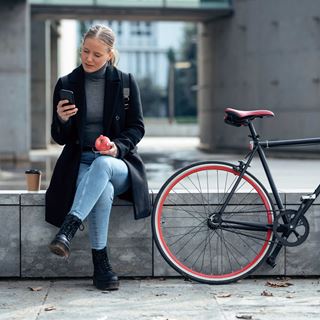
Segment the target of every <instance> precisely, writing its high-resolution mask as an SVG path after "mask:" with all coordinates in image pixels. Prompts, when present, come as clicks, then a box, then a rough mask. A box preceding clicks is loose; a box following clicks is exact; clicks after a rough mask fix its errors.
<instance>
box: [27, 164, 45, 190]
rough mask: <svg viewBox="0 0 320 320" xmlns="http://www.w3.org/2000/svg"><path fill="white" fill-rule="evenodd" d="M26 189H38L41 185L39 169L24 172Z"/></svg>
mask: <svg viewBox="0 0 320 320" xmlns="http://www.w3.org/2000/svg"><path fill="white" fill-rule="evenodd" d="M25 174H26V180H27V190H28V191H39V190H40V185H41V171H40V170H36V169H30V170H27V171H26V172H25Z"/></svg>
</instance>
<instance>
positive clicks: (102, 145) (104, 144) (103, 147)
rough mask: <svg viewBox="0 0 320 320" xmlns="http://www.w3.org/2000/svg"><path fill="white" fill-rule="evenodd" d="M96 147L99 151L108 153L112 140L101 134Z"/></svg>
mask: <svg viewBox="0 0 320 320" xmlns="http://www.w3.org/2000/svg"><path fill="white" fill-rule="evenodd" d="M94 146H95V148H96V149H97V150H98V151H107V150H109V149H111V145H110V139H109V138H108V137H106V136H104V135H102V134H101V135H100V136H99V137H98V138H97V139H96V142H95V144H94Z"/></svg>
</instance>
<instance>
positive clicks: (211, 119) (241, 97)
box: [198, 0, 320, 151]
mask: <svg viewBox="0 0 320 320" xmlns="http://www.w3.org/2000/svg"><path fill="white" fill-rule="evenodd" d="M234 9H235V10H234V16H232V17H230V18H225V19H220V20H218V21H212V22H208V23H203V24H201V26H200V28H199V36H200V48H199V100H198V104H199V121H200V138H201V144H202V147H204V148H206V149H208V150H214V151H216V150H221V149H225V148H227V149H236V148H238V147H239V146H243V147H247V135H248V131H247V130H244V129H243V128H240V129H239V128H235V127H231V126H227V125H225V124H224V122H223V115H224V112H223V111H224V109H225V108H226V107H233V108H238V109H244V110H250V109H259V108H263V109H270V110H272V111H274V112H275V114H276V118H273V119H271V118H268V119H264V120H260V119H259V120H257V121H255V123H256V125H257V129H258V130H260V131H261V133H262V134H263V136H266V138H267V137H268V138H303V137H315V136H320V129H319V119H320V108H319V103H320V71H319V70H320V69H319V59H320V6H319V1H318V0H308V1H300V0H269V1H264V0H237V1H234ZM309 149H311V150H313V149H314V147H312V148H309ZM287 150H288V149H287ZM300 150H301V149H300Z"/></svg>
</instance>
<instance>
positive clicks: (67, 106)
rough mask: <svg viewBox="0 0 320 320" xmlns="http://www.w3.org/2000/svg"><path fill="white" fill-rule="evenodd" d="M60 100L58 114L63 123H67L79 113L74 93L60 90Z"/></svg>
mask: <svg viewBox="0 0 320 320" xmlns="http://www.w3.org/2000/svg"><path fill="white" fill-rule="evenodd" d="M60 99H61V100H60V101H59V102H58V105H57V113H58V116H59V118H60V120H61V122H67V121H68V120H69V118H70V117H72V116H74V115H75V114H76V113H77V112H78V108H76V106H75V104H74V97H73V92H72V91H69V90H64V89H62V90H60Z"/></svg>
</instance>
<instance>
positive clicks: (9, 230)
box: [0, 191, 320, 278]
mask: <svg viewBox="0 0 320 320" xmlns="http://www.w3.org/2000/svg"><path fill="white" fill-rule="evenodd" d="M155 196H156V194H153V193H150V197H152V201H153V199H155ZM281 196H282V199H283V201H284V203H285V204H286V206H287V207H288V208H295V207H296V206H297V203H298V201H299V199H300V196H301V194H299V193H293V192H288V193H282V195H281ZM191 200H192V198H190V199H189V201H187V203H186V205H188V204H189V203H191V202H192V201H191ZM319 204H320V202H319V201H318V200H317V202H316V203H315V204H314V205H313V206H312V207H311V210H310V212H308V215H307V217H308V220H309V223H310V227H311V228H310V235H309V238H308V239H307V240H306V242H304V243H303V244H302V245H301V246H299V247H293V248H283V249H282V251H281V252H280V254H279V256H278V260H277V266H276V268H275V269H271V268H270V267H269V266H268V265H262V266H261V267H260V268H259V270H257V271H256V272H255V274H256V275H288V276H289V275H313V276H319V275H320V260H319V258H318V257H319V254H320V247H319V234H320V233H319V232H320V213H319V212H320V211H319ZM189 205H190V204H189ZM191 205H192V203H191ZM57 230H58V229H57V228H55V227H53V226H51V225H49V224H48V223H46V222H45V221H44V192H43V191H41V192H39V193H28V192H23V191H16V192H12V191H10V192H6V191H1V192H0V261H1V264H0V277H22V278H26V277H27V278H29V277H31V278H32V277H83V276H91V275H92V262H91V249H90V245H89V239H88V233H87V231H88V228H87V225H86V224H85V230H84V231H83V232H81V231H78V233H77V234H76V237H75V238H74V240H73V242H72V252H71V255H70V258H69V259H68V260H64V259H61V258H59V257H57V256H55V255H53V254H51V253H50V252H49V249H48V244H49V243H50V241H51V240H52V239H53V237H54V235H55V234H56V232H57ZM108 241H109V247H110V256H111V261H112V265H113V267H114V269H115V270H116V272H118V273H119V274H120V275H121V276H130V277H133V276H177V275H178V274H177V273H176V272H175V271H174V270H173V269H172V268H171V267H170V266H169V265H168V264H167V263H166V262H165V261H164V259H163V258H162V256H161V255H160V253H159V252H158V249H157V248H156V246H155V244H154V242H153V237H152V231H151V222H150V218H147V219H142V220H134V218H133V213H132V207H131V205H130V204H129V203H127V202H125V201H116V202H115V204H114V206H113V209H112V214H111V221H110V230H109V239H108Z"/></svg>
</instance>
